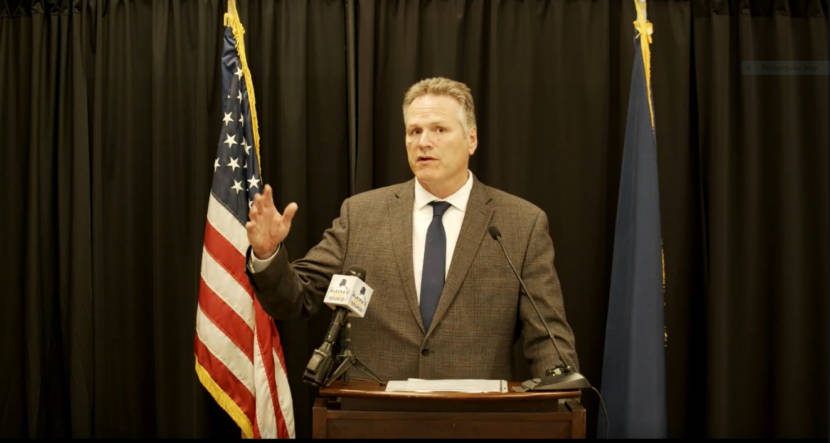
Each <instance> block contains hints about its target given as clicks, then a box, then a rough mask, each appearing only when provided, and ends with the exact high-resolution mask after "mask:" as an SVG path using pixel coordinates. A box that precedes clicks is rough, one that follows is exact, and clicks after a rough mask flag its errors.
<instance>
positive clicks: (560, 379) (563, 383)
mask: <svg viewBox="0 0 830 443" xmlns="http://www.w3.org/2000/svg"><path fill="white" fill-rule="evenodd" d="M487 230H488V231H489V232H490V236H491V237H493V240H495V241H496V242H497V243H498V244H499V246H501V250H502V252H503V253H504V258H506V259H507V263H508V264H509V265H510V269H511V270H512V271H513V275H515V276H516V279H518V280H519V284H520V285H521V287H522V292H524V293H525V295H527V298H528V299H529V300H530V304H531V306H533V310H534V311H536V315H538V316H539V320H540V321H541V322H542V325H543V326H544V327H545V331H547V333H548V337H549V338H550V341H551V343H553V349H555V350H556V356H557V357H558V358H559V361H560V364H559V365H557V366H555V367H553V368H551V369H548V370H547V371H545V372H546V373H545V376H544V377H542V378H532V379H530V380H526V381H525V382H523V383H522V386H521V387H520V388H516V389H517V390H520V391H568V390H572V389H582V388H593V386H591V383H590V382H588V379H587V378H585V377H584V376H583V375H582V374H580V373H578V372H576V371H574V370H573V368H571V367H570V365H568V364H567V363H566V362H565V359H564V358H562V353H561V352H559V346H557V345H556V339H555V338H554V336H553V334H552V333H551V332H550V329H549V328H548V324H547V322H546V321H545V318H544V317H543V316H542V312H541V311H539V307H538V306H536V301H535V300H534V299H533V295H531V293H530V291H528V290H527V286H525V282H524V280H523V279H522V277H521V275H519V273H518V271H516V267H515V266H513V261H512V260H510V256H509V255H508V254H507V250H506V249H505V248H504V244H503V243H502V242H501V231H499V228H497V227H495V226H494V225H490V227H489V228H488V229H487Z"/></svg>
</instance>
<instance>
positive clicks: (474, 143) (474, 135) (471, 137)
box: [467, 126, 478, 156]
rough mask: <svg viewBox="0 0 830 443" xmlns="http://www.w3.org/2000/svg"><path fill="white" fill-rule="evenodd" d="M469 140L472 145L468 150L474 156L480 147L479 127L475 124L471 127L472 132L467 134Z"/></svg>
mask: <svg viewBox="0 0 830 443" xmlns="http://www.w3.org/2000/svg"><path fill="white" fill-rule="evenodd" d="M467 142H468V143H469V145H470V148H469V150H468V152H469V153H470V155H471V156H472V155H473V154H474V153H475V152H476V148H478V128H476V127H475V126H473V127H472V128H470V132H469V133H468V134H467Z"/></svg>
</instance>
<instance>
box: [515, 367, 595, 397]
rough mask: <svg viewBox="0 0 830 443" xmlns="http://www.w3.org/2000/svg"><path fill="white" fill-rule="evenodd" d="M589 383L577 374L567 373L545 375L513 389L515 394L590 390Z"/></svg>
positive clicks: (526, 381)
mask: <svg viewBox="0 0 830 443" xmlns="http://www.w3.org/2000/svg"><path fill="white" fill-rule="evenodd" d="M590 387H591V383H590V382H588V379H587V378H585V376H583V375H582V374H580V373H578V372H568V373H565V374H558V375H546V376H544V377H542V378H531V379H530V380H525V381H524V382H523V383H522V385H521V386H518V387H515V388H513V390H514V391H516V392H525V391H572V390H574V389H583V388H590Z"/></svg>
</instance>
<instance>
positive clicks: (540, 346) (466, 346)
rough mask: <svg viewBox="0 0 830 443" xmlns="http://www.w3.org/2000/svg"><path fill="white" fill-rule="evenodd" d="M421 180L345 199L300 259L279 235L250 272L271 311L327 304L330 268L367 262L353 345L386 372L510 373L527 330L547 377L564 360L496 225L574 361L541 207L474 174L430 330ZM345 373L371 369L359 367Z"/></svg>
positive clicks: (531, 351) (395, 376)
mask: <svg viewBox="0 0 830 443" xmlns="http://www.w3.org/2000/svg"><path fill="white" fill-rule="evenodd" d="M413 180H414V179H413ZM413 180H409V181H408V182H405V183H400V184H397V185H392V186H388V187H384V188H379V189H375V190H372V191H367V192H364V193H361V194H358V195H355V196H353V197H350V198H348V199H346V200H345V201H344V202H343V204H342V207H341V212H340V216H339V217H338V218H337V219H335V220H334V222H333V223H332V226H331V228H329V229H327V230H326V231H325V233H324V234H323V239H322V240H321V241H320V243H319V244H317V245H316V246H315V247H313V248H312V249H311V250H310V251H309V252H308V254H306V256H305V257H304V258H301V259H299V260H296V261H294V262H291V263H289V260H288V251H287V250H286V248H285V245H283V246H282V247H281V248H280V251H279V253H278V254H277V256H276V257H275V259H274V260H273V261H272V263H271V264H270V265H269V267H268V268H267V269H265V270H263V271H261V272H258V273H254V274H251V280H252V283H253V286H254V288H255V292H256V294H257V297H258V298H259V300H260V303H261V304H262V306H263V308H264V309H265V310H266V312H268V314H270V315H271V316H272V317H274V318H276V319H280V320H282V319H290V318H297V317H307V316H310V315H312V314H313V313H315V312H316V311H317V310H318V309H319V308H320V306H321V304H322V301H323V298H324V296H325V293H326V290H327V288H328V285H329V281H330V279H331V276H332V274H345V273H346V272H347V271H348V269H349V268H350V267H352V266H360V267H362V268H364V269H365V270H366V283H367V284H368V285H369V286H370V287H372V288H373V289H374V293H373V295H372V299H371V302H370V304H369V307H368V310H367V312H366V316H365V317H364V318H362V319H352V321H351V322H352V329H351V338H352V345H351V349H352V351H353V352H354V353H355V354H356V355H357V357H358V358H359V359H360V360H361V361H362V362H364V363H365V364H366V365H367V366H368V367H369V368H371V369H372V370H373V371H374V372H376V373H377V374H378V375H380V376H381V377H383V378H385V379H391V380H400V379H406V378H408V377H416V378H430V379H438V378H488V379H506V380H514V378H513V377H514V376H513V374H511V367H512V364H511V363H512V362H511V359H512V358H513V357H512V348H513V344H514V342H515V340H517V339H519V338H521V339H522V340H523V344H522V350H523V353H524V356H525V358H527V360H528V364H529V368H530V370H531V373H532V375H533V376H537V377H538V376H542V375H544V372H545V370H546V369H548V368H552V367H554V366H555V365H556V364H558V362H559V360H558V358H557V356H556V352H555V351H554V348H553V346H552V344H551V343H550V339H549V338H548V337H547V334H546V332H545V329H544V327H543V326H542V324H541V323H540V322H539V319H538V316H537V314H536V313H535V311H533V308H532V306H531V304H530V302H529V301H528V299H527V297H524V296H521V293H520V285H519V282H518V281H517V280H516V278H515V276H514V275H513V273H512V271H511V270H510V266H509V265H508V263H507V261H506V259H505V258H504V255H503V253H502V251H501V248H500V247H499V245H498V243H497V242H496V241H495V240H493V239H492V238H491V237H490V235H489V234H488V231H487V230H488V227H489V226H490V225H495V226H497V227H499V229H500V230H501V232H502V240H503V242H504V245H505V248H506V249H507V252H508V254H510V257H511V260H512V261H513V263H514V265H515V266H516V268H517V269H518V271H519V272H520V273H521V274H522V278H523V279H524V280H525V284H526V285H527V288H528V290H529V291H530V292H531V293H532V294H533V296H534V297H535V300H536V303H537V305H538V307H539V308H540V310H541V311H542V313H543V315H544V317H545V318H546V320H547V322H548V325H549V327H550V328H551V332H553V334H554V335H555V336H556V337H557V345H558V346H559V349H560V350H561V351H562V353H563V354H564V358H565V360H566V361H567V362H568V364H570V365H571V366H572V367H573V368H574V369H575V370H578V367H579V366H578V360H577V355H576V350H575V343H574V336H573V331H572V330H571V327H570V325H569V324H568V322H567V320H566V318H565V308H564V304H563V299H562V290H561V288H560V284H559V278H558V275H557V273H556V269H555V268H554V265H553V257H554V250H553V242H552V240H551V237H550V235H549V233H548V223H547V217H546V215H545V213H544V211H542V210H541V209H540V208H538V207H536V206H534V205H533V204H531V203H529V202H527V201H525V200H522V199H520V198H518V197H516V196H513V195H510V194H507V193H505V192H503V191H499V190H497V189H495V188H491V187H488V186H486V185H484V184H482V183H481V182H480V181H478V180H477V179H475V181H474V184H473V188H472V191H471V194H470V199H469V201H468V203H467V209H466V211H465V214H464V221H463V223H462V227H461V232H460V233H459V237H458V241H457V243H456V247H455V251H454V253H453V256H452V261H451V264H450V269H449V272H448V274H447V278H446V283H445V285H444V290H443V292H442V294H441V299H440V301H439V303H438V307H437V309H436V312H435V317H434V319H433V322H432V325H431V327H430V329H429V330H428V331H427V330H424V326H423V321H422V319H421V313H420V310H419V307H418V301H417V297H416V292H415V278H414V275H413V270H412V214H413V204H414V203H413V202H414V195H415V184H414V181H413ZM249 253H250V252H249ZM349 376H350V377H354V378H360V379H368V378H369V377H368V376H366V375H365V374H364V373H362V372H360V371H358V370H356V369H355V368H352V369H351V370H350V372H349Z"/></svg>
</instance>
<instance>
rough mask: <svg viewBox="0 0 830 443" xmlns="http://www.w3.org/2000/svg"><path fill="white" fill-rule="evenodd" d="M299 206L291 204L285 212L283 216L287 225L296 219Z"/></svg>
mask: <svg viewBox="0 0 830 443" xmlns="http://www.w3.org/2000/svg"><path fill="white" fill-rule="evenodd" d="M298 209H299V206H297V204H296V203H294V202H291V203H289V204H288V206H286V207H285V211H283V213H282V216H283V218H284V219H285V222H286V223H291V220H293V219H294V214H296V213H297V210H298Z"/></svg>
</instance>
